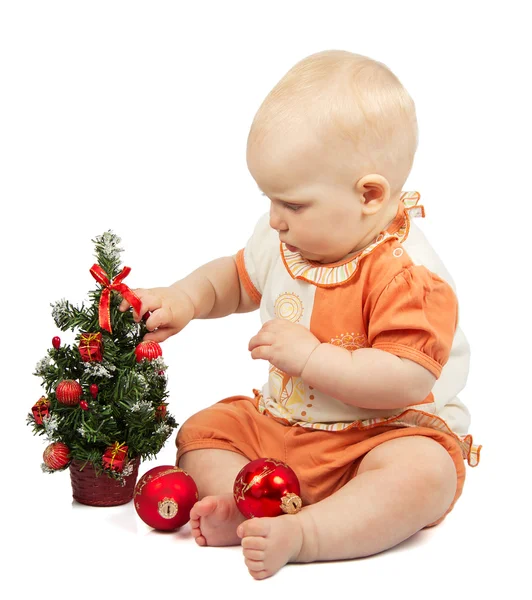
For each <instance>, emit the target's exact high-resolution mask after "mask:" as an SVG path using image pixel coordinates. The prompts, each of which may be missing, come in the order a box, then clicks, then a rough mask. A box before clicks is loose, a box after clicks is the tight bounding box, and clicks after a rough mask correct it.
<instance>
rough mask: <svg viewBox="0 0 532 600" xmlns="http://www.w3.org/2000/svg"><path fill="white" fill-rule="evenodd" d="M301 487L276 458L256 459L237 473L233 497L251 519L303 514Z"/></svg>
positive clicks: (240, 509)
mask: <svg viewBox="0 0 532 600" xmlns="http://www.w3.org/2000/svg"><path fill="white" fill-rule="evenodd" d="M300 493H301V491H300V486H299V480H298V479H297V476H296V474H295V473H294V471H293V470H292V469H291V468H290V467H289V466H288V465H287V464H285V463H284V462H281V461H280V460H275V459H273V458H257V459H256V460H252V461H251V462H249V463H248V464H247V465H245V466H244V467H243V468H242V469H241V471H240V472H239V473H238V475H237V476H236V479H235V484H234V486H233V496H234V498H235V502H236V505H237V507H238V510H239V511H240V512H241V513H242V514H243V515H244V516H245V517H247V518H248V519H250V518H253V517H277V516H279V515H282V514H283V513H288V514H295V513H297V512H299V510H301V505H302V504H301V498H300V497H299V494H300Z"/></svg>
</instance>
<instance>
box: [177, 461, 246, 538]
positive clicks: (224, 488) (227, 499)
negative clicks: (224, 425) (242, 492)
mask: <svg viewBox="0 0 532 600" xmlns="http://www.w3.org/2000/svg"><path fill="white" fill-rule="evenodd" d="M248 462H249V460H248V459H247V458H245V457H244V456H242V455H241V454H238V453H237V452H231V451H229V450H218V449H205V450H190V451H189V452H187V453H186V454H184V455H183V456H182V457H181V459H180V461H179V466H180V467H181V468H182V469H184V470H185V471H186V472H187V473H188V474H189V475H190V476H191V477H192V479H194V481H195V482H196V485H197V486H198V494H199V497H200V500H199V501H198V502H196V504H195V505H194V506H193V507H192V510H191V511H190V527H191V531H192V535H193V536H194V538H195V539H196V542H197V543H198V544H199V545H200V546H206V545H208V546H236V545H239V544H240V538H239V537H238V536H237V534H236V528H237V527H238V525H240V523H242V522H243V521H244V516H243V515H242V514H241V513H240V512H239V511H238V509H237V507H236V503H235V500H234V498H233V484H234V482H235V479H236V476H237V475H238V472H239V471H240V469H241V468H242V467H243V466H244V465H246V464H247V463H248Z"/></svg>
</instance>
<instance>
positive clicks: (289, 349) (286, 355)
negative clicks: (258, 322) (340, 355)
mask: <svg viewBox="0 0 532 600" xmlns="http://www.w3.org/2000/svg"><path fill="white" fill-rule="evenodd" d="M319 345H320V341H319V340H318V338H317V337H316V336H315V335H313V334H312V333H310V331H309V330H308V329H307V328H306V327H303V325H298V324H297V323H292V322H291V321H287V320H286V319H273V320H272V321H268V322H267V323H264V325H263V326H262V329H261V330H260V331H259V333H257V335H255V336H253V337H252V338H251V340H250V341H249V350H250V351H251V357H252V358H254V359H255V358H262V359H264V360H268V361H269V362H271V363H272V365H274V366H276V367H277V368H278V369H281V371H284V372H285V373H288V375H292V376H294V377H300V376H301V373H302V372H303V369H304V368H305V365H306V364H307V361H308V359H309V357H310V355H311V354H312V352H313V351H314V350H315V349H316V348H317V347H318V346H319Z"/></svg>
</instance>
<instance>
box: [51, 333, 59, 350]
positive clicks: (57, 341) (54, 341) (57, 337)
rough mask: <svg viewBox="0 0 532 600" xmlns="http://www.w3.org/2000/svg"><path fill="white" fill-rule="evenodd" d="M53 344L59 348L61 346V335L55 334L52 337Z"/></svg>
mask: <svg viewBox="0 0 532 600" xmlns="http://www.w3.org/2000/svg"><path fill="white" fill-rule="evenodd" d="M52 346H53V347H54V348H55V349H56V350H57V349H58V348H59V346H61V338H60V337H59V336H57V335H56V336H55V337H53V338H52Z"/></svg>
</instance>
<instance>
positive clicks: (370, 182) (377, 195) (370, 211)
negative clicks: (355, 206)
mask: <svg viewBox="0 0 532 600" xmlns="http://www.w3.org/2000/svg"><path fill="white" fill-rule="evenodd" d="M356 191H357V192H358V194H360V198H361V201H362V213H363V214H365V215H374V214H376V213H378V212H379V210H380V209H381V208H382V207H383V206H384V205H386V204H387V203H388V200H389V198H390V184H389V183H388V180H387V179H386V178H385V177H383V176H382V175H377V174H372V175H366V176H365V177H362V179H359V180H358V181H357V183H356Z"/></svg>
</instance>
